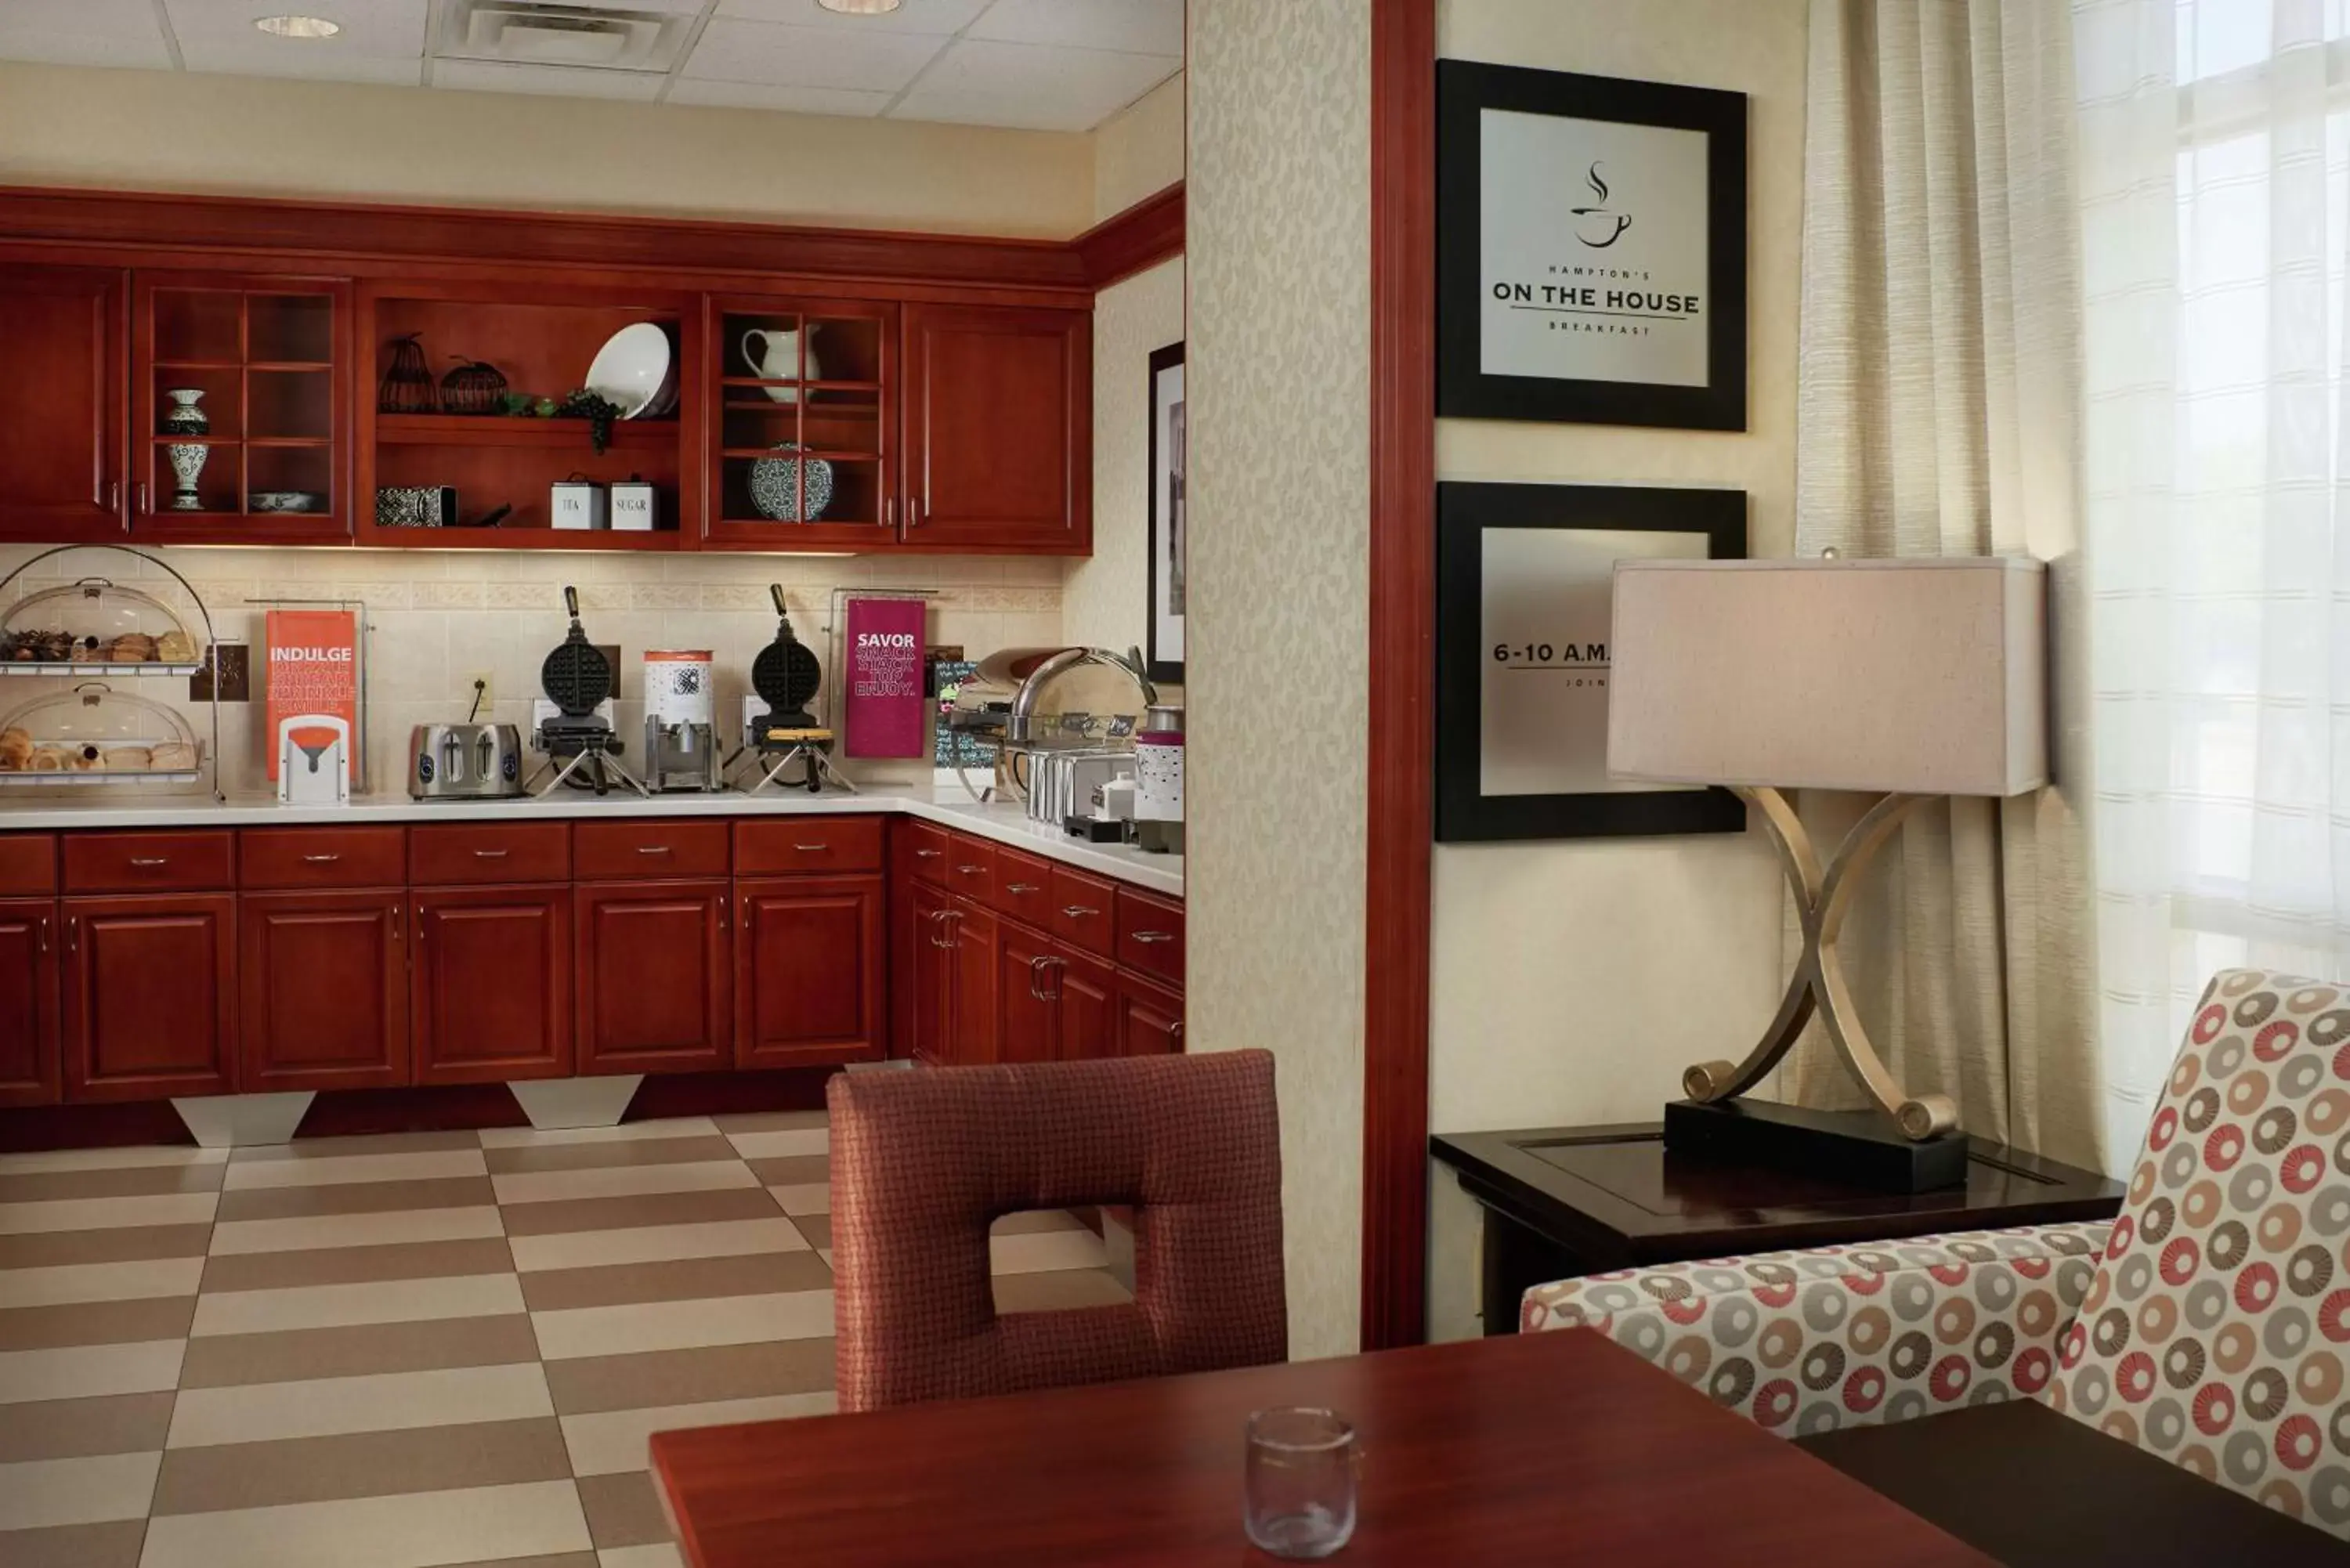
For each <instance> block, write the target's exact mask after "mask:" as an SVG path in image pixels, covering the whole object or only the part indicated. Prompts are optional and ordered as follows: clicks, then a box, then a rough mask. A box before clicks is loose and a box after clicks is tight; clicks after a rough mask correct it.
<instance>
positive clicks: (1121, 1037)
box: [1113, 970, 1183, 1056]
mask: <svg viewBox="0 0 2350 1568" xmlns="http://www.w3.org/2000/svg"><path fill="white" fill-rule="evenodd" d="M1117 1006H1118V1019H1117V1043H1116V1044H1115V1046H1114V1047H1113V1048H1114V1050H1115V1051H1116V1053H1117V1054H1118V1055H1120V1056H1178V1055H1180V1054H1182V1052H1183V997H1182V994H1181V993H1180V992H1176V991H1172V990H1170V989H1169V988H1168V987H1166V986H1163V985H1160V984H1159V983H1158V982H1157V981H1150V980H1146V979H1144V978H1143V977H1142V976H1140V975H1139V974H1136V973H1134V972H1132V971H1128V970H1120V971H1118V997H1117Z"/></svg>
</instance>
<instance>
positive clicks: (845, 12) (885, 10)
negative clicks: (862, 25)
mask: <svg viewBox="0 0 2350 1568" xmlns="http://www.w3.org/2000/svg"><path fill="white" fill-rule="evenodd" d="M905 3H906V0H816V4H817V5H821V6H823V7H824V8H825V9H826V10H827V11H837V12H839V13H840V14H841V15H842V16H888V15H889V13H890V12H892V11H895V10H896V9H897V8H898V7H899V6H900V5H904V4H905Z"/></svg>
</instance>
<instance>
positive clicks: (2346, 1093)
mask: <svg viewBox="0 0 2350 1568" xmlns="http://www.w3.org/2000/svg"><path fill="white" fill-rule="evenodd" d="M2059 1358H2060V1365H2059V1368H2058V1371H2057V1374H2056V1376H2055V1378H2054V1381H2053V1382H2052V1383H2051V1384H2050V1386H2049V1387H2048V1389H2047V1392H2046V1394H2045V1395H2044V1396H2043V1397H2044V1398H2045V1399H2046V1400H2047V1402H2048V1403H2049V1404H2050V1405H2051V1406H2053V1407H2055V1408H2056V1409H2058V1410H2062V1411H2064V1413H2065V1414H2067V1415H2069V1416H2071V1417H2074V1419H2076V1420H2081V1421H2085V1422H2088V1423H2089V1424H2090V1425H2092V1426H2094V1427H2095V1428H2098V1429H2099V1430H2101V1431H2104V1432H2106V1433H2108V1434H2110V1435H2112V1436H2114V1437H2116V1438H2121V1439H2122V1440H2123V1441H2124V1442H2129V1443H2136V1444H2137V1445H2138V1446H2139V1447H2140V1448H2143V1449H2149V1450H2150V1451H2152V1452H2154V1453H2156V1454H2158V1455H2160V1456H2161V1457H2162V1458H2164V1459H2168V1460H2170V1461H2171V1462H2172V1463H2173V1464H2177V1465H2180V1466H2183V1467H2184V1468H2186V1469H2190V1470H2193V1471H2194V1472H2195V1473H2196V1474H2198V1475H2199V1476H2202V1477H2204V1478H2205V1479H2206V1480H2215V1481H2218V1482H2220V1484H2221V1485H2223V1486H2228V1487H2232V1488H2234V1489H2235V1490H2238V1491H2241V1492H2242V1493H2244V1494H2245V1495H2247V1496H2249V1497H2251V1498H2252V1499H2254V1500H2255V1501H2260V1502H2262V1503H2266V1504H2267V1505H2269V1506H2270V1507H2272V1508H2275V1509H2278V1510H2280V1511H2282V1512H2285V1513H2288V1514H2291V1515H2292V1516H2293V1517H2294V1518H2296V1519H2300V1520H2303V1521H2306V1522H2308V1523H2311V1524H2314V1525H2316V1526H2318V1527H2319V1528H2320V1529H2323V1530H2325V1531H2327V1532H2330V1533H2332V1534H2334V1535H2338V1536H2344V1537H2345V1538H2350V1397H2345V1392H2344V1380H2345V1373H2346V1372H2350V992H2345V991H2344V989H2343V988H2341V987H2338V986H2332V985H2323V984H2319V983H2317V982H2315V981H2306V980H2298V979H2294V978H2293V977H2291V976H2287V975H2278V974H2269V973H2264V972H2261V971H2251V970H2228V971H2221V972H2220V974H2219V975H2218V976H2217V977H2215V978H2214V979H2213V980H2212V981H2211V984H2210V987H2209V988H2208V989H2206V990H2205V992H2204V993H2203V997H2202V1000H2201V1001H2200V1002H2199V1003H2198V1004H2197V1007H2196V1011H2195V1019H2194V1023H2192V1024H2191V1025H2190V1026H2189V1030H2188V1035H2187V1041H2186V1043H2185V1044H2184V1045H2183V1046H2182V1047H2181V1048H2180V1050H2179V1053H2178V1059H2177V1061H2176V1062H2174V1063H2173V1064H2172V1066H2171V1070H2170V1078H2169V1082H2168V1084H2167V1085H2165V1086H2164V1089H2163V1093H2162V1096H2161V1098H2160V1099H2159V1100H2158V1102H2157V1104H2156V1106H2155V1112H2154V1119H2153V1121H2152V1122H2151V1123H2150V1124H2149V1125H2148V1127H2147V1137H2146V1146H2145V1147H2144V1148H2143V1149H2142V1150H2140V1152H2139V1155H2138V1160H2137V1166H2136V1167H2135V1168H2133V1169H2132V1171H2131V1173H2130V1178H2129V1196H2128V1199H2127V1200H2126V1203H2125V1204H2124V1206H2123V1209H2122V1216H2121V1218H2120V1219H2119V1220H2116V1222H2115V1224H2114V1228H2113V1231H2112V1234H2111V1236H2110V1238H2109V1239H2108V1240H2107V1241H2106V1251H2105V1258H2104V1261H2103V1262H2102V1263H2101V1264H2100V1265H2099V1267H2098V1269H2097V1272H2096V1276H2095V1279H2093V1280H2092V1281H2091V1282H2090V1283H2089V1289H2088V1293H2087V1294H2086V1296H2085V1297H2084V1298H2083V1300H2082V1303H2081V1310H2080V1313H2079V1314H2078V1316H2077V1317H2076V1318H2075V1319H2074V1321H2073V1323H2072V1324H2070V1325H2068V1326H2067V1327H2066V1329H2065V1330H2064V1335H2063V1337H2062V1340H2061V1341H2060V1344H2059Z"/></svg>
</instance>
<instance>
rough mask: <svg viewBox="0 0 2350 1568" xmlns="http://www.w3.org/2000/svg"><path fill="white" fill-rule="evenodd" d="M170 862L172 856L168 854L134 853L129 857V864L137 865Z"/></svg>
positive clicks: (166, 864) (163, 864) (158, 864)
mask: <svg viewBox="0 0 2350 1568" xmlns="http://www.w3.org/2000/svg"><path fill="white" fill-rule="evenodd" d="M171 863H172V857H170V856H168V855H134V856H132V857H130V864H132V865H133V866H139V867H149V866H169V865H170V864H171Z"/></svg>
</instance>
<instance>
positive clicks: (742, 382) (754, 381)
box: [718, 376, 881, 409]
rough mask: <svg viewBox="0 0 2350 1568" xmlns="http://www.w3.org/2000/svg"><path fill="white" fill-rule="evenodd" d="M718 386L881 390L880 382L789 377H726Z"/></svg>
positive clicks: (824, 390) (722, 378) (784, 406)
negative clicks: (799, 379) (796, 378)
mask: <svg viewBox="0 0 2350 1568" xmlns="http://www.w3.org/2000/svg"><path fill="white" fill-rule="evenodd" d="M718 384H719V385H720V386H722V387H800V388H804V389H806V390H807V391H809V392H878V391H879V390H880V389H881V383H880V382H879V381H795V380H794V379H791V378H790V377H788V376H783V377H772V376H724V377H721V378H720V379H719V382H718ZM791 406H792V405H791V404H789V403H787V402H781V401H778V402H777V403H776V407H778V408H786V409H787V408H790V407H791Z"/></svg>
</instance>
